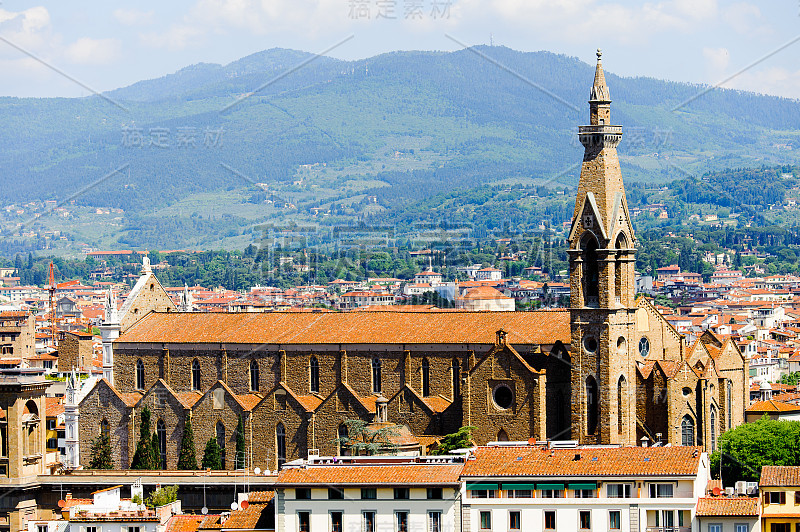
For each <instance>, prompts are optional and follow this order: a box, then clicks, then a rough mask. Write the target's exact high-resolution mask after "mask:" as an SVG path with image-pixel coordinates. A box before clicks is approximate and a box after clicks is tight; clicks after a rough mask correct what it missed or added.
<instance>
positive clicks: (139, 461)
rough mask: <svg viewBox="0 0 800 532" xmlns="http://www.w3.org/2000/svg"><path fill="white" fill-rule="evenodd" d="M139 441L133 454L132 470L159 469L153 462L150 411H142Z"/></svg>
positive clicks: (145, 408) (146, 409) (147, 409)
mask: <svg viewBox="0 0 800 532" xmlns="http://www.w3.org/2000/svg"><path fill="white" fill-rule="evenodd" d="M139 423H140V424H139V441H138V442H137V443H136V451H135V452H134V453H133V460H132V461H131V469H158V466H157V465H156V463H154V461H153V439H152V436H151V435H150V434H151V433H150V409H149V408H148V407H146V406H145V407H144V408H143V409H142V419H141V421H140V422H139Z"/></svg>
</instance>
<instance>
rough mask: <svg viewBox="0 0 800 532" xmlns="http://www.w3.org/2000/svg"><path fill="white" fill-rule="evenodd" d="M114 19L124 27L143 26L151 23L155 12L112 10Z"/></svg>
mask: <svg viewBox="0 0 800 532" xmlns="http://www.w3.org/2000/svg"><path fill="white" fill-rule="evenodd" d="M114 18H115V19H117V21H118V22H119V23H120V24H123V25H125V26H144V25H148V24H152V23H153V21H154V20H155V12H153V11H141V10H139V9H122V8H120V9H116V10H114Z"/></svg>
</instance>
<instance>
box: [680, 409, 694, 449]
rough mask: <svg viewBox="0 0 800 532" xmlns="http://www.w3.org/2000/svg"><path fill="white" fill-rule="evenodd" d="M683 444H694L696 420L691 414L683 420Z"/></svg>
mask: <svg viewBox="0 0 800 532" xmlns="http://www.w3.org/2000/svg"><path fill="white" fill-rule="evenodd" d="M681 445H694V420H693V419H692V417H691V416H690V415H689V414H686V415H685V416H683V421H681Z"/></svg>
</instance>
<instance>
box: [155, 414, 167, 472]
mask: <svg viewBox="0 0 800 532" xmlns="http://www.w3.org/2000/svg"><path fill="white" fill-rule="evenodd" d="M156 434H158V463H159V464H160V465H161V469H166V468H167V426H166V425H165V424H164V420H163V419H159V420H158V423H156Z"/></svg>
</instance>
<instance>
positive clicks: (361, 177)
mask: <svg viewBox="0 0 800 532" xmlns="http://www.w3.org/2000/svg"><path fill="white" fill-rule="evenodd" d="M484 56H486V57H490V58H491V61H489V60H487V59H486V57H484ZM498 64H500V65H502V68H501V67H498ZM298 65H302V66H299V67H298ZM593 68H594V67H593V65H587V64H585V63H582V62H580V61H578V60H577V59H574V58H570V57H565V56H561V55H555V54H550V53H547V52H536V53H522V52H517V51H514V50H510V49H507V48H503V47H481V48H478V49H476V50H461V51H458V52H452V53H433V52H403V53H391V54H385V55H381V56H377V57H373V58H370V59H367V60H361V61H353V62H346V61H339V60H335V59H330V58H325V57H320V58H316V59H314V58H313V56H310V55H309V54H306V53H304V52H298V51H292V50H279V49H276V50H268V51H265V52H261V53H258V54H254V55H252V56H249V57H246V58H243V59H241V60H239V61H236V62H234V63H231V64H229V65H225V66H221V65H211V64H200V65H194V66H191V67H187V68H185V69H183V70H181V71H179V72H176V73H175V74H172V75H169V76H165V77H163V78H160V79H155V80H148V81H142V82H139V83H136V84H134V85H132V86H130V87H126V88H121V89H118V90H115V91H111V92H109V93H108V94H106V95H104V97H99V96H92V97H88V98H81V99H20V98H2V99H0V124H2V126H3V127H0V142H2V145H3V146H4V149H3V150H2V151H1V152H0V169H2V175H3V185H4V186H3V187H2V188H0V205H6V206H13V207H8V208H6V210H5V213H4V214H3V219H2V222H3V223H4V225H5V227H6V233H5V234H6V235H7V236H10V237H14V238H16V239H17V240H14V241H12V242H11V243H8V244H6V246H7V247H9V246H10V247H12V248H15V249H17V250H19V249H22V248H24V247H25V246H29V247H34V248H35V247H42V246H45V247H47V246H50V245H51V244H49V243H42V238H44V237H43V236H42V235H43V234H50V233H52V232H53V231H63V232H64V233H66V235H67V236H66V241H67V242H74V243H76V245H77V246H78V247H80V245H83V246H86V245H88V246H94V247H98V246H99V247H146V246H150V247H165V246H171V247H204V246H210V245H215V246H225V247H230V246H234V247H236V246H240V244H241V243H242V242H243V241H244V240H245V239H246V236H245V235H246V234H249V232H250V230H251V228H252V227H253V226H254V225H257V224H259V223H269V222H272V221H279V222H281V223H283V222H286V221H295V222H302V221H310V222H313V223H315V224H317V223H320V224H323V225H324V224H349V223H358V222H364V221H365V220H368V219H371V218H372V217H373V216H374V215H376V214H377V213H380V212H382V211H383V210H387V209H388V210H391V211H392V212H397V211H398V210H399V211H403V212H407V213H411V212H413V211H415V210H416V211H417V212H418V213H420V216H421V217H422V218H426V217H429V215H428V214H426V213H424V212H423V210H424V208H423V206H424V205H427V203H426V202H427V201H428V200H430V199H431V198H434V197H435V198H438V197H442V198H445V197H447V196H448V195H450V196H452V195H453V194H455V191H459V192H458V194H464V191H466V190H472V189H476V190H478V191H480V190H483V189H482V188H481V187H487V186H489V187H491V186H495V185H497V184H498V183H501V184H502V183H507V184H509V185H512V186H517V185H524V186H526V187H533V190H534V193H533V195H535V196H547V195H549V194H552V193H553V191H554V190H559V189H562V188H564V187H570V186H573V185H574V183H575V182H576V179H577V174H578V170H577V167H576V164H577V163H579V162H580V160H581V154H582V147H581V146H580V145H579V144H578V143H577V141H576V135H575V128H576V126H578V125H580V124H583V123H585V122H586V120H587V107H586V100H587V97H588V92H589V86H590V83H591V80H592V75H593ZM606 69H607V74H606V76H607V80H608V83H609V86H610V87H611V94H612V98H613V99H614V103H613V107H612V109H613V111H612V112H613V115H612V116H613V119H614V122H615V123H620V124H623V125H624V126H625V131H626V136H625V137H624V139H623V142H622V144H621V145H620V155H621V158H622V163H623V171H624V173H625V177H626V180H628V181H629V182H633V181H637V180H638V181H644V182H647V183H666V182H669V181H672V180H675V179H679V178H680V179H683V178H685V177H686V176H687V175H701V174H702V173H704V172H706V171H712V170H723V169H725V168H733V167H741V168H746V167H758V166H761V165H774V164H794V163H797V162H798V161H797V159H798V154H800V152H798V150H797V149H796V148H800V140H799V138H800V137H798V133H797V131H796V130H795V127H796V124H798V123H800V103H798V102H796V101H792V100H786V99H781V98H775V97H767V96H760V95H754V94H749V93H741V92H737V91H732V90H713V91H709V92H707V93H705V94H703V95H702V96H700V97H696V96H697V95H698V93H699V92H700V91H701V90H702V89H703V87H699V86H694V85H687V84H680V83H673V82H666V81H660V80H654V79H647V78H633V79H632V78H619V77H617V76H614V75H613V73H612V72H613V70H614V67H613V58H612V57H609V58H607V60H606ZM510 71H511V72H513V73H514V74H512V73H510ZM693 98H694V99H693ZM689 100H691V101H689ZM687 101H689V103H684V102H687ZM681 186H683V187H685V189H683V190H676V193H677V194H678V195H680V194H683V196H684V198H685V200H686V201H689V200H691V198H695V199H697V198H701V196H702V198H701V199H702V200H703V201H704V202H713V200H712V199H711V198H709V197H708V196H709V194H711V195H713V191H709V190H707V189H705V188H703V187H700V186H695V185H692V184H691V183H686V184H684V185H681ZM537 187H539V189H538V192H537V191H536V190H537ZM541 187H545V188H547V189H549V192H548V191H544V190H542V188H541ZM477 193H478V194H480V192H477ZM209 194H211V195H212V196H214V198H211V197H209V196H208V195H209ZM525 194H526V195H528V192H525ZM774 194H776V195H777V196H776V197H778V196H780V194H781V192H780V190H776V191H774ZM690 197H691V198H690ZM66 199H69V200H70V201H69V202H68V203H64V201H65V200H66ZM33 200H54V201H55V202H61V203H58V206H59V207H60V208H63V209H66V210H67V211H68V212H65V213H60V214H59V216H56V215H55V214H53V213H51V212H50V210H48V208H47V207H46V206H42V207H41V209H40V210H39V211H36V209H39V207H37V206H28V207H20V206H24V205H25V204H26V202H30V201H33ZM451 200H452V201H450V203H451V204H452V208H453V209H455V211H452V212H455V213H457V212H458V208H459V207H458V203H459V201H461V202H462V203H463V200H459V199H458V198H457V197H451ZM692 201H693V200H692ZM764 201H767V202H770V200H769V198H767V199H765V200H764ZM203 202H205V203H203ZM523 204H524V202H523ZM89 207H91V209H89ZM81 208H84V210H81ZM96 208H101V209H103V208H110V209H122V212H120V213H118V214H119V215H118V216H116V217H112V218H110V219H109V220H105V219H102V220H100V219H99V218H98V216H100V215H99V214H97V213H96V212H95V211H94V210H93V209H96ZM32 209H33V211H32ZM487 209H489V210H491V209H490V208H489V207H487ZM19 211H24V212H22V213H20V212H19ZM34 211H35V212H36V213H38V214H39V215H41V214H42V213H45V216H41V217H40V216H39V215H37V216H36V218H35V221H31V220H30V218H31V216H32V212H34ZM523 211H524V208H523V209H522V210H521V211H519V212H518V214H519V216H520V217H521V216H524V212H523ZM98 212H99V211H98ZM320 213H324V215H325V216H324V217H322V215H321V214H320ZM486 215H487V216H489V217H490V218H491V219H497V220H500V219H501V218H503V215H502V214H501V213H500V212H499V211H496V210H495V212H488V211H487V212H486ZM512 215H513V213H512ZM564 216H565V214H564V213H563V212H554V218H553V220H554V221H556V222H558V221H562V220H563V218H564ZM456 218H457V216H456ZM399 219H400V220H401V221H402V220H403V218H402V217H400V218H399ZM510 219H513V216H512V217H511V218H509V217H508V216H505V220H506V223H508V222H509V220H510ZM48 238H49V237H48ZM57 245H62V244H57ZM63 245H65V246H66V245H67V244H63Z"/></svg>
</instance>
